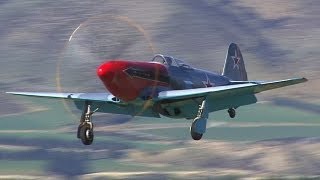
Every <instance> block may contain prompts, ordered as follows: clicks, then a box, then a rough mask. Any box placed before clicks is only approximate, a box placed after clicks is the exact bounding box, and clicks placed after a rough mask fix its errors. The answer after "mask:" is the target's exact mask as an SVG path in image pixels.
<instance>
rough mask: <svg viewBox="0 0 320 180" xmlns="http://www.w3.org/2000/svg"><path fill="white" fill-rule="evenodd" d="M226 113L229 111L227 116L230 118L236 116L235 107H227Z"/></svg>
mask: <svg viewBox="0 0 320 180" xmlns="http://www.w3.org/2000/svg"><path fill="white" fill-rule="evenodd" d="M228 113H229V116H230V117H231V118H234V117H236V109H235V108H229V109H228Z"/></svg>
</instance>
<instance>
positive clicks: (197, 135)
mask: <svg viewBox="0 0 320 180" xmlns="http://www.w3.org/2000/svg"><path fill="white" fill-rule="evenodd" d="M190 134H191V137H192V139H193V140H196V141H198V140H200V139H201V138H202V134H200V133H197V132H194V131H193V127H192V126H191V127H190Z"/></svg>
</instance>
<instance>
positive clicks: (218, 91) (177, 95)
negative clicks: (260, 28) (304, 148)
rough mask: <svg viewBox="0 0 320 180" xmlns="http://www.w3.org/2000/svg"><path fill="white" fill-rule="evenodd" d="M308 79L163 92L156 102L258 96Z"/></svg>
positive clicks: (256, 82)
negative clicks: (208, 97) (260, 93)
mask: <svg viewBox="0 0 320 180" xmlns="http://www.w3.org/2000/svg"><path fill="white" fill-rule="evenodd" d="M306 81H307V79H306V78H295V79H286V80H279V81H270V82H259V81H255V82H253V81H252V82H248V83H243V84H235V85H226V86H216V87H209V88H197V89H184V90H169V91H162V92H160V93H159V95H158V96H157V97H156V98H155V101H162V100H184V99H193V98H198V97H205V96H210V97H213V98H223V97H227V96H240V95H247V94H256V93H259V92H262V91H267V90H271V89H276V88H280V87H284V86H290V85H294V84H298V83H302V82H306Z"/></svg>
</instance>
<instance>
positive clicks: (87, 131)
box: [79, 124, 94, 145]
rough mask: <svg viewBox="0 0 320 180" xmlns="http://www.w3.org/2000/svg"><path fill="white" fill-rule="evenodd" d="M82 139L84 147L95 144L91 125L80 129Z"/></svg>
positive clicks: (85, 125)
mask: <svg viewBox="0 0 320 180" xmlns="http://www.w3.org/2000/svg"><path fill="white" fill-rule="evenodd" d="M79 135H80V139H81V141H82V143H83V144H84V145H90V144H92V142H93V137H94V135H93V129H92V128H91V127H90V125H89V124H84V125H82V126H81V127H80V131H79Z"/></svg>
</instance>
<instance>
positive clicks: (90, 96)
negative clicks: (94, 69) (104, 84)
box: [6, 92, 120, 103]
mask: <svg viewBox="0 0 320 180" xmlns="http://www.w3.org/2000/svg"><path fill="white" fill-rule="evenodd" d="M6 93H8V94H13V95H21V96H33V97H44V98H59V99H70V100H77V101H97V102H112V103H120V100H119V99H118V98H116V97H115V96H114V95H112V94H110V93H50V92H6Z"/></svg>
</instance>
